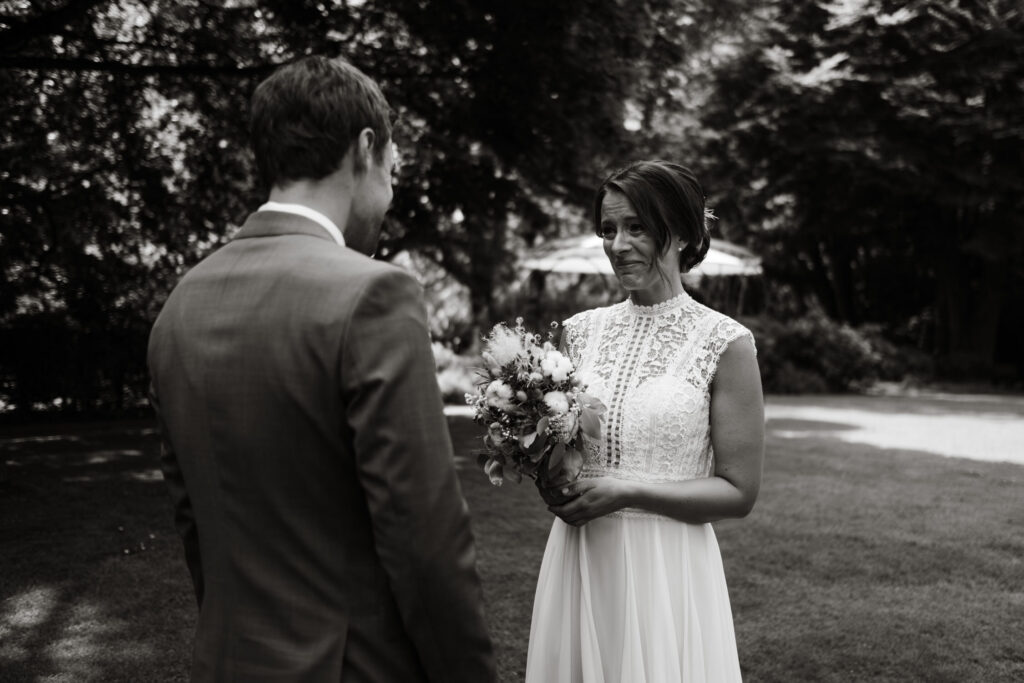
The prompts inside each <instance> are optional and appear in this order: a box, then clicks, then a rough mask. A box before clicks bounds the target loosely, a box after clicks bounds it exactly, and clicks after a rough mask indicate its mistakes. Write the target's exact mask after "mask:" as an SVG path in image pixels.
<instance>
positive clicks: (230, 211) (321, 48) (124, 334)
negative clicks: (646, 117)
mask: <svg viewBox="0 0 1024 683" xmlns="http://www.w3.org/2000/svg"><path fill="white" fill-rule="evenodd" d="M650 22H651V18H650V17H649V16H648V15H647V14H646V13H644V12H633V11H628V10H627V9H625V8H624V7H622V6H621V5H620V4H618V3H615V2H610V1H605V0H590V1H588V2H584V3H576V4H574V5H573V6H572V7H571V8H570V7H569V6H567V5H566V6H562V5H557V4H556V5H552V4H551V3H542V2H539V1H538V0H531V1H528V2H526V3H516V4H509V3H503V2H496V1H486V0H481V1H479V2H473V3H458V4H453V5H449V6H446V7H443V8H440V9H439V8H438V7H437V6H436V5H435V4H431V3H426V2H418V1H399V2H388V3H383V2H377V3H374V2H367V3H358V4H356V3H353V4H349V3H344V2H330V3H316V2H284V1H282V0H278V1H272V0H266V1H263V2H245V3H239V2H230V1H228V0H189V1H186V2H169V1H167V0H106V1H99V0H82V1H73V0H68V1H66V2H57V1H56V0H51V1H49V2H40V3H32V4H27V3H20V2H6V3H0V82H2V83H3V85H4V90H5V92H9V93H13V94H14V95H13V96H12V97H9V98H5V100H4V101H3V102H0V145H2V149H3V158H4V162H3V165H2V166H0V201H2V208H0V222H2V236H0V267H2V268H3V270H4V277H5V280H6V281H7V282H9V283H11V286H10V287H5V288H4V290H3V292H2V294H0V322H2V325H3V330H4V331H3V335H4V336H5V338H6V339H7V341H8V343H5V344H4V354H3V357H2V358H0V375H2V376H3V377H4V381H3V384H4V385H5V386H7V387H8V388H9V389H8V391H7V398H6V399H5V400H6V401H7V402H8V403H12V402H13V404H14V405H16V406H17V407H19V408H29V407H31V406H32V405H33V404H37V407H42V406H44V405H46V404H49V403H50V402H51V401H52V400H53V399H54V398H61V397H62V396H66V397H69V398H70V397H74V400H73V401H70V403H69V402H68V401H64V402H63V405H65V406H68V405H73V407H74V408H75V409H78V410H90V409H98V408H101V407H110V406H122V405H123V404H124V403H125V402H127V403H128V404H132V403H133V402H137V401H138V400H139V399H140V398H141V396H142V395H143V393H144V392H143V389H144V386H145V383H144V377H145V368H144V349H145V338H146V334H147V331H148V327H149V323H150V321H151V320H152V318H153V317H154V315H155V313H156V311H158V310H159V307H160V304H161V302H162V301H163V298H164V297H165V296H166V294H167V292H168V291H169V290H170V288H171V286H173V284H174V282H175V281H176V280H177V279H178V277H179V276H180V275H181V274H182V273H183V272H184V270H186V269H187V268H188V267H189V266H191V265H192V264H193V263H195V262H196V261H197V260H198V259H200V258H201V257H202V256H203V255H205V254H206V253H208V252H209V251H210V250H211V249H213V248H214V247H216V246H217V245H219V244H221V243H223V242H224V241H225V240H226V239H228V238H229V237H230V234H231V229H230V226H231V225H232V224H235V225H237V224H239V223H240V222H241V221H242V220H243V219H244V217H245V215H246V214H247V212H248V211H250V210H252V208H253V207H255V206H257V205H258V203H259V202H260V200H261V198H262V196H263V194H262V191H261V188H258V187H255V186H254V185H253V184H252V182H251V180H250V179H251V178H253V177H254V176H255V174H254V173H253V169H252V162H251V159H250V157H249V153H248V151H247V149H248V145H247V140H246V135H247V133H246V121H247V113H246V104H247V102H248V97H249V94H250V93H251V91H252V90H253V88H254V87H255V84H256V83H257V82H258V81H259V80H260V79H261V78H262V77H264V76H265V75H266V74H268V73H269V72H270V70H271V69H272V68H273V66H274V65H276V64H279V63H282V62H284V61H287V60H289V59H291V58H294V57H296V56H299V55H302V54H307V53H314V52H315V53H323V54H328V55H339V54H340V55H344V56H346V57H347V58H348V59H350V61H353V62H354V63H356V64H357V65H358V66H360V67H361V68H363V69H364V70H365V71H367V72H368V73H370V74H371V75H373V76H374V77H375V78H377V79H378V80H379V81H380V82H381V83H382V85H383V87H384V89H385V92H386V94H387V95H388V97H389V100H390V101H391V103H392V104H393V106H394V108H395V110H396V114H397V118H398V122H397V127H396V139H397V141H398V143H399V145H400V147H401V148H402V149H403V153H402V156H403V159H404V162H405V164H404V166H405V168H406V169H407V170H406V171H405V172H404V175H403V177H402V179H401V182H400V185H399V191H398V193H397V196H396V201H395V204H394V207H393V210H392V212H391V218H390V220H389V222H388V224H387V225H386V228H385V237H384V240H383V242H382V244H381V248H380V250H379V256H380V257H381V258H386V259H389V258H393V257H394V256H396V255H397V254H399V253H402V252H407V251H413V252H416V253H417V254H418V256H419V258H421V259H423V258H425V259H429V260H431V261H433V262H435V263H436V264H438V265H439V266H440V267H441V268H443V270H444V271H445V272H446V273H447V274H448V275H450V276H451V277H453V278H454V279H455V280H456V281H458V282H459V283H461V284H462V285H464V286H465V287H466V288H467V289H468V290H469V291H470V292H471V299H470V302H471V304H472V307H473V316H474V319H475V320H476V321H477V324H478V325H479V324H481V323H484V322H489V321H488V320H487V319H488V318H489V316H490V313H491V310H492V308H493V305H494V297H495V292H496V290H499V289H500V286H501V284H502V283H503V282H506V281H508V280H509V279H510V278H511V277H512V270H511V268H512V264H513V262H514V256H513V254H512V252H513V249H514V248H515V245H516V244H517V242H518V240H519V239H525V240H527V241H529V240H532V239H535V237H536V236H537V235H539V234H541V233H542V232H543V231H545V230H549V229H551V226H550V225H549V222H548V218H547V215H546V213H545V212H544V211H542V210H541V208H540V206H541V202H542V201H543V198H544V197H558V196H561V197H566V198H569V199H570V200H571V201H579V200H580V198H581V197H583V196H584V195H585V194H586V193H587V191H588V188H589V187H590V186H591V185H592V184H593V177H594V175H595V173H596V169H598V168H601V167H603V166H604V164H605V162H606V158H607V151H608V150H614V149H617V146H621V145H622V144H623V143H622V138H623V137H624V136H625V131H624V130H623V128H622V126H621V120H622V116H621V109H622V100H623V93H624V92H625V91H626V90H627V89H628V88H629V86H630V84H631V83H632V82H633V81H634V80H635V79H634V77H633V76H634V72H635V68H636V67H635V66H634V60H633V59H632V57H636V56H639V54H640V53H641V50H642V45H641V44H640V42H639V39H638V38H636V37H635V36H640V35H644V34H645V32H647V31H648V30H649V26H650ZM43 329H46V330H50V331H52V333H53V334H52V336H53V338H55V339H60V340H61V342H59V343H58V346H59V348H60V349H61V350H60V351H59V352H58V353H57V354H56V357H54V358H53V360H55V361H56V362H54V363H52V364H50V365H47V366H46V367H40V366H39V364H37V363H35V360H36V359H34V355H35V354H36V349H37V343H38V342H39V341H40V335H41V334H43V332H42V330H43ZM74 330H80V331H82V334H87V336H88V338H89V339H90V340H91V341H90V344H92V345H94V346H95V347H96V348H102V349H109V350H110V351H109V352H107V354H106V355H109V356H110V358H117V360H116V362H115V361H109V362H108V361H106V360H104V359H103V357H101V356H98V355H95V354H94V353H92V352H89V353H86V352H84V351H83V352H82V353H78V352H74V353H72V352H71V351H70V350H69V349H73V348H76V347H80V346H81V344H80V341H79V337H77V336H75V334H72V332H73V331H74ZM110 363H114V365H110ZM90 364H91V365H92V366H94V367H93V369H92V370H90V371H88V372H85V373H73V372H70V370H71V368H73V367H79V366H89V365H90ZM115 366H116V367H115ZM40 373H43V375H50V376H40ZM75 378H77V379H75ZM57 385H61V386H63V387H64V388H62V389H61V390H60V392H58V393H54V392H55V391H56V388H57ZM65 385H66V386H65ZM30 386H31V387H32V388H29V387H30ZM17 387H21V388H17Z"/></svg>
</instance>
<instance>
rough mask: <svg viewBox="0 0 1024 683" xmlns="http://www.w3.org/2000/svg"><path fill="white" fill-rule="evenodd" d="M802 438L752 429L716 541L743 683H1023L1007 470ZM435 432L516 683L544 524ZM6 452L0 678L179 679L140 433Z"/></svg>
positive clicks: (176, 579) (824, 429) (812, 427)
mask: <svg viewBox="0 0 1024 683" xmlns="http://www.w3.org/2000/svg"><path fill="white" fill-rule="evenodd" d="M803 422H807V421H801V424H794V423H792V422H791V421H787V420H780V421H777V422H775V421H773V424H770V429H769V440H768V453H767V458H766V467H765V477H764V484H763V487H762V492H761V498H760V500H759V502H758V505H757V507H756V508H755V510H754V512H753V513H752V514H751V516H750V517H748V518H746V519H744V520H735V521H729V522H721V523H718V524H716V530H717V533H718V535H719V539H720V544H721V547H722V552H723V557H724V561H725V568H726V573H727V576H728V579H729V585H730V594H731V596H732V602H733V610H734V615H735V621H736V630H737V639H738V643H739V648H740V661H741V664H742V666H743V669H744V677H745V680H746V681H748V682H751V681H851V680H881V681H905V680H928V681H999V680H1007V681H1009V680H1019V679H1021V678H1022V677H1024V648H1022V646H1021V645H1020V644H1019V640H1020V639H1019V634H1020V633H1021V632H1022V631H1024V593H1022V591H1021V580H1020V577H1021V576H1022V575H1024V565H1022V561H1021V558H1022V557H1024V540H1022V538H1021V536H1020V533H1019V529H1020V528H1022V526H1024V509H1022V506H1021V505H1020V492H1021V487H1022V485H1024V468H1022V467H1020V466H1014V465H1008V464H999V463H986V462H976V461H971V460H962V459H957V458H947V457H938V456H934V455H931V454H928V453H922V452H918V451H906V450H903V451H900V450H892V449H879V448H875V447H872V446H866V445H864V444H856V443H848V442H844V441H842V440H840V439H839V438H838V437H837V436H836V435H840V434H842V433H843V431H844V427H845V425H843V424H842V423H840V422H821V423H818V424H804V423H803ZM810 422H813V421H810ZM449 424H450V426H451V433H452V439H453V443H454V444H455V449H456V452H457V454H459V455H460V456H462V458H461V459H460V460H459V461H458V462H459V464H458V468H459V475H460V480H461V482H462V490H463V493H464V495H465V496H466V499H467V502H468V504H469V507H470V512H471V514H472V518H473V528H474V532H475V535H476V539H477V544H478V559H479V566H480V571H481V575H482V577H483V581H484V594H485V600H486V607H487V613H488V619H489V623H490V626H491V633H492V636H493V639H494V642H495V646H496V649H497V656H498V662H499V668H500V671H501V672H502V680H503V681H521V680H522V677H523V669H524V667H525V662H526V647H527V643H528V639H529V629H530V618H531V613H532V606H533V592H534V588H535V585H536V578H537V573H538V571H539V568H540V560H541V556H542V554H543V550H544V543H545V541H546V539H547V534H548V530H549V529H550V526H551V521H552V517H551V515H550V513H548V511H547V510H546V509H545V508H544V506H543V505H542V504H541V503H540V501H539V499H538V497H537V493H536V491H535V490H534V487H533V486H532V484H531V483H530V482H529V481H526V482H523V483H522V484H521V485H516V484H513V483H507V484H505V485H504V486H502V487H500V488H496V487H493V486H491V484H490V483H489V482H488V480H487V478H486V477H485V476H484V474H483V473H482V472H481V471H480V469H479V468H478V467H477V466H476V464H475V457H473V455H472V454H473V453H474V452H475V451H477V450H478V449H479V445H480V444H479V437H480V435H481V432H480V429H479V427H477V426H476V425H474V424H472V422H471V421H470V420H469V419H468V418H466V417H461V416H459V417H452V418H450V420H449ZM787 430H788V431H793V432H799V433H800V436H798V437H786V438H783V437H781V436H779V434H778V433H779V432H782V431H787ZM5 433H6V432H5ZM37 436H43V437H45V438H37ZM9 437H10V438H7V439H4V438H3V437H2V435H0V457H2V458H3V459H4V460H6V461H7V462H8V463H9V464H8V473H9V476H10V481H9V482H8V483H7V484H5V485H3V487H2V488H0V540H2V548H3V555H2V556H0V678H2V679H3V680H35V679H37V678H38V679H46V680H48V681H152V682H156V683H159V682H162V681H182V680H186V679H187V670H188V662H189V656H190V650H191V637H192V629H193V624H194V620H195V612H196V610H195V605H194V600H193V597H192V591H191V586H190V584H189V580H188V574H187V571H186V569H185V566H184V561H183V559H182V554H181V550H180V545H179V543H178V539H177V537H176V536H175V535H174V532H173V530H172V525H171V511H170V502H169V500H168V498H167V495H166V492H165V490H164V486H163V483H162V482H161V481H160V480H159V476H158V475H157V474H156V467H157V455H156V439H155V436H154V435H153V433H152V431H151V425H150V424H147V423H126V424H124V425H122V426H120V427H118V426H114V425H107V426H106V427H105V428H103V429H94V428H83V429H80V430H76V429H72V430H69V431H67V432H66V433H54V432H53V431H49V432H42V433H40V434H37V435H33V434H32V433H31V432H30V431H23V432H20V433H18V434H9ZM51 437H54V438H51ZM126 551H127V552H126Z"/></svg>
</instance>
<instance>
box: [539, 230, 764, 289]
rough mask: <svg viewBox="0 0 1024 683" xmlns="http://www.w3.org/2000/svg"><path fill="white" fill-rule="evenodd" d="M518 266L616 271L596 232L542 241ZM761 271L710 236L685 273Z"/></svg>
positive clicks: (745, 254) (756, 262)
mask: <svg viewBox="0 0 1024 683" xmlns="http://www.w3.org/2000/svg"><path fill="white" fill-rule="evenodd" d="M519 267H520V268H524V269H526V270H535V271H539V272H542V273H579V274H585V275H614V274H615V273H614V271H613V270H612V265H611V263H609V262H608V257H607V256H605V253H604V240H602V239H601V238H600V237H599V236H597V235H577V236H575V237H565V238H562V239H557V240H551V241H549V242H544V243H543V244H541V245H539V246H536V247H534V248H532V249H530V250H529V251H527V253H526V255H525V256H524V257H523V258H522V259H521V260H520V261H519ZM760 274H761V259H760V258H758V257H757V256H755V255H754V254H753V253H752V252H750V251H748V250H747V249H745V248H743V247H741V246H739V245H736V244H732V243H731V242H726V241H725V240H720V239H714V238H712V239H711V248H710V249H708V253H707V256H705V257H704V260H703V261H702V262H701V263H700V265H698V266H696V267H695V268H693V269H692V270H691V271H690V272H689V273H687V276H688V277H692V278H694V279H699V278H700V277H701V276H709V277H719V276H722V275H760Z"/></svg>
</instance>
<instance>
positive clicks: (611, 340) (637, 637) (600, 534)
mask: <svg viewBox="0 0 1024 683" xmlns="http://www.w3.org/2000/svg"><path fill="white" fill-rule="evenodd" d="M565 335H566V336H565V340H566V347H567V350H568V352H569V355H570V357H571V359H572V361H573V364H574V365H575V366H576V368H577V374H578V376H579V377H580V379H581V380H582V381H583V382H584V383H585V384H586V385H587V387H588V388H587V391H588V393H590V394H592V395H594V396H596V397H597V398H599V399H601V400H602V401H603V402H604V404H605V406H607V408H608V411H607V413H606V414H605V418H604V422H603V424H602V428H601V429H602V433H601V439H600V441H599V442H596V443H595V442H594V441H589V440H588V441H587V443H586V450H587V453H586V454H585V458H584V465H583V473H582V476H583V477H604V476H611V477H619V478H623V479H632V480H641V481H648V482H669V481H680V480H686V479H697V478H702V477H709V476H711V475H712V474H713V471H714V453H713V451H712V447H711V434H710V431H711V430H710V419H709V409H710V402H711V394H710V384H711V381H712V379H713V377H714V374H715V369H716V367H717V365H718V359H719V358H720V357H721V355H722V352H723V351H724V350H725V348H726V347H727V346H728V345H729V344H730V343H731V342H732V341H733V340H735V339H737V338H739V337H742V336H750V332H749V331H748V330H747V329H746V328H744V327H743V326H741V325H740V324H739V323H737V322H735V321H733V320H732V319H730V318H728V317H726V316H724V315H722V314H720V313H717V312H715V311H712V310H711V309H709V308H707V307H706V306H703V305H701V304H699V303H697V302H696V301H694V300H693V299H692V298H691V297H690V296H689V295H688V294H686V293H685V292H684V293H683V294H681V295H679V296H677V297H675V298H673V299H670V300H668V301H665V302H663V303H661V304H658V305H656V306H650V307H646V306H637V305H635V304H633V303H632V302H631V301H628V300H627V301H624V302H622V303H619V304H616V305H614V306H609V307H606V308H598V309H593V310H589V311H584V312H583V313H579V314H577V315H575V316H573V317H572V318H570V319H569V320H567V321H566V322H565ZM739 680H740V667H739V659H738V657H737V653H736V638H735V635H734V632H733V625H732V610H731V608H730V605H729V594H728V591H727V589H726V584H725V573H724V571H723V568H722V558H721V554H720V552H719V549H718V542H717V541H716V539H715V534H714V531H713V530H712V528H711V525H710V524H685V523H683V522H679V521H676V520H673V519H670V518H668V517H664V516H660V515H656V514H653V513H649V512H645V511H642V510H634V509H625V510H620V511H618V512H616V513H613V514H611V515H608V516H606V517H601V518H599V519H595V520H593V521H591V522H589V523H587V524H585V525H583V526H582V527H579V528H576V527H572V526H569V525H567V524H565V523H563V522H562V521H561V520H560V519H557V518H556V519H555V521H554V525H553V526H552V529H551V535H550V536H549V537H548V543H547V548H546V549H545V551H544V559H543V561H542V563H541V568H540V576H539V578H538V581H537V594H536V597H535V600H534V605H533V623H532V627H531V630H530V646H529V654H528V658H527V665H526V681H527V683H551V682H558V683H620V682H621V683H672V682H675V681H688V682H697V681H700V682H703V681H716V682H718V681H739Z"/></svg>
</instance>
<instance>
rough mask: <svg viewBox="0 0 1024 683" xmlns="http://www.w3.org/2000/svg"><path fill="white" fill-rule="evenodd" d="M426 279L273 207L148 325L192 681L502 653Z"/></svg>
mask: <svg viewBox="0 0 1024 683" xmlns="http://www.w3.org/2000/svg"><path fill="white" fill-rule="evenodd" d="M421 296H422V295H421V291H420V288H419V285H418V284H417V283H416V282H415V280H414V279H413V278H412V277H411V276H410V275H409V274H407V273H406V272H405V271H403V270H401V269H399V268H396V267H394V266H391V265H388V264H384V263H380V262H377V261H373V260H371V259H369V258H367V257H366V256H364V255H362V254H359V253H357V252H355V251H352V250H350V249H347V248H343V247H340V246H338V245H337V244H335V243H334V241H333V240H331V238H330V237H329V236H328V235H327V233H326V232H325V231H324V230H323V229H322V228H321V227H320V226H318V225H317V224H316V223H314V222H312V221H310V220H307V219H305V218H302V217H300V216H295V215H291V214H286V213H279V212H259V213H255V214H253V215H252V216H250V217H249V219H248V220H247V221H246V223H245V225H244V226H243V227H242V229H241V230H240V231H239V234H238V235H237V237H236V238H235V239H234V240H233V241H231V242H230V243H228V244H227V245H225V246H224V247H222V248H221V249H219V250H218V251H216V252H215V253H213V254H212V255H210V256H209V257H208V258H206V259H205V260H204V261H202V262H201V263H199V264H198V265H197V266H196V267H195V268H193V269H192V270H191V271H190V272H189V273H188V274H187V275H186V276H185V277H184V278H183V279H182V280H181V282H180V283H179V284H178V286H177V287H176V288H175V289H174V291H173V292H172V293H171V295H170V297H169V298H168V300H167V303H166V304H165V306H164V308H163V310H162V311H161V313H160V315H159V317H158V318H157V321H156V324H155V325H154V327H153V331H152V334H151V336H150V342H149V367H150V372H151V375H152V385H153V391H152V395H153V402H154V407H155V408H156V410H157V414H158V416H159V418H160V421H161V429H162V434H163V435H164V448H163V452H162V456H161V464H162V468H163V472H164V477H165V479H166V481H167V483H168V485H169V486H170V489H171V493H172V496H173V499H174V504H175V521H176V526H177V527H178V530H179V532H180V534H181V535H182V538H183V539H184V543H185V555H186V560H187V563H188V566H189V570H190V571H191V573H192V580H193V583H194V585H195V589H196V596H197V598H198V601H199V620H198V626H197V631H196V640H195V648H194V653H193V667H192V678H193V680H195V681H229V680H230V681H388V682H391V681H421V680H430V681H473V682H474V683H476V682H478V681H488V680H493V679H494V677H495V673H494V661H493V654H492V648H491V642H490V638H489V636H488V635H487V629H486V625H485V621H484V616H483V610H482V598H481V589H480V580H479V576H478V574H477V570H476V557H475V550H474V541H473V536H472V533H471V531H470V525H469V517H468V512H467V507H466V504H465V501H464V499H463V497H462V493H461V490H460V487H459V482H458V480H457V478H456V474H455V470H454V462H453V457H452V447H451V442H450V439H449V436H448V430H447V424H446V423H445V419H444V415H443V412H442V406H441V400H440V395H439V392H438V389H437V383H436V379H435V375H434V373H435V368H434V362H433V357H432V355H431V351H430V344H429V339H428V331H427V326H426V320H425V313H424V310H423V305H422V299H421Z"/></svg>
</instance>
